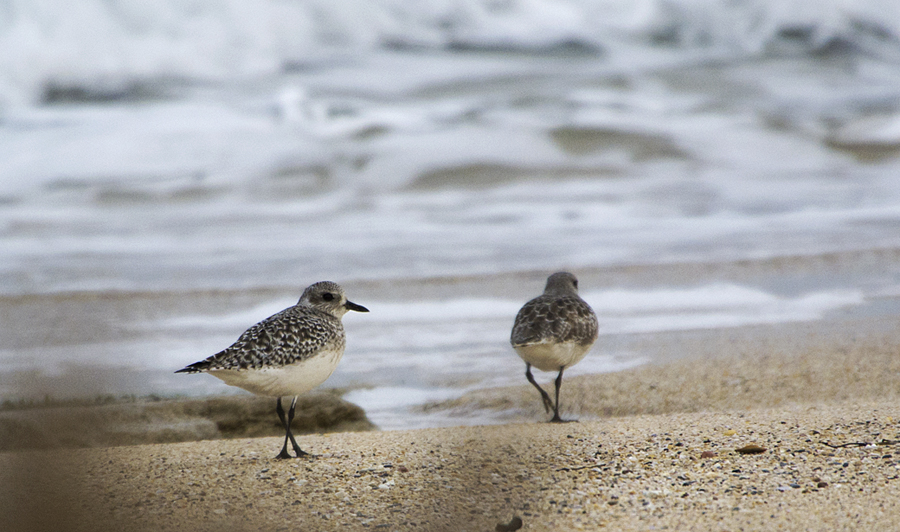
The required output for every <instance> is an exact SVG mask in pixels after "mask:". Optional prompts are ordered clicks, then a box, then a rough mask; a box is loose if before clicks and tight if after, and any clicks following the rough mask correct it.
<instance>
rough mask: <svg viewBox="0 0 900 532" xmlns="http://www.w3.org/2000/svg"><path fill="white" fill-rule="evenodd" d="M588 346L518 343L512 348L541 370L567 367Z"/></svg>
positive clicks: (588, 347)
mask: <svg viewBox="0 0 900 532" xmlns="http://www.w3.org/2000/svg"><path fill="white" fill-rule="evenodd" d="M590 348H591V346H589V345H587V346H584V345H579V344H577V343H575V342H566V343H563V344H554V343H545V344H529V345H520V346H517V347H515V348H514V349H515V350H516V353H518V354H519V356H520V357H522V360H524V361H525V362H528V363H529V364H531V365H532V366H534V367H536V368H537V369H539V370H541V371H559V368H567V367H569V366H574V365H575V364H577V363H578V362H580V361H581V359H582V358H584V355H586V354H587V352H588V350H589V349H590Z"/></svg>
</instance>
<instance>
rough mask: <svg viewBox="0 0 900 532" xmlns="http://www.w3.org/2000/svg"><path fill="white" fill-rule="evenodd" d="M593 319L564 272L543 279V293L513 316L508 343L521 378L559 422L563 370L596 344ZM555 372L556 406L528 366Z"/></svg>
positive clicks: (574, 279)
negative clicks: (519, 366)
mask: <svg viewBox="0 0 900 532" xmlns="http://www.w3.org/2000/svg"><path fill="white" fill-rule="evenodd" d="M598 328H599V327H598V322H597V315H596V314H594V311H593V309H591V307H590V305H588V304H587V303H586V302H585V301H584V300H583V299H581V297H579V296H578V280H577V279H576V278H575V276H574V275H572V274H571V273H568V272H557V273H554V274H553V275H551V276H550V277H549V278H547V285H546V287H545V288H544V293H543V294H541V295H540V296H538V297H536V298H534V299H532V300H530V301H529V302H528V303H525V305H524V306H522V308H521V309H520V310H519V313H518V314H517V315H516V320H515V322H514V324H513V328H512V334H511V335H510V343H511V344H512V346H513V349H515V351H516V353H518V355H519V356H520V357H521V358H522V360H524V361H525V376H526V377H527V378H528V381H529V382H530V383H532V384H533V385H534V386H535V387H536V388H537V389H538V390H539V391H540V393H541V398H542V399H543V401H544V407H545V408H546V409H547V410H548V411H549V410H550V409H551V408H552V409H553V411H554V416H553V419H552V420H551V421H561V419H560V418H559V388H560V386H561V384H562V374H563V370H565V369H566V368H568V367H570V366H573V365H575V364H577V363H578V362H580V361H581V359H583V358H584V356H585V355H586V354H587V352H588V351H589V350H590V348H591V346H592V345H593V344H594V342H595V341H596V340H597V333H598ZM532 365H533V366H534V367H536V368H538V369H540V370H542V371H558V372H559V375H558V376H557V379H556V402H555V403H554V402H553V401H551V400H550V396H549V395H548V394H547V393H546V392H545V391H544V390H543V389H542V388H541V387H540V386H539V385H538V384H537V382H535V380H534V377H533V376H532V374H531V366H532Z"/></svg>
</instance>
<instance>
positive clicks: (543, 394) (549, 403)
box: [525, 362, 553, 412]
mask: <svg viewBox="0 0 900 532" xmlns="http://www.w3.org/2000/svg"><path fill="white" fill-rule="evenodd" d="M525 378H526V379H528V382H530V383H531V384H533V385H534V387H535V388H537V389H538V391H539V392H541V399H542V400H543V401H544V411H545V412H550V409H551V408H553V401H551V400H550V396H549V395H547V392H545V391H544V389H543V388H541V386H540V385H539V384H538V383H537V381H535V380H534V375H532V374H531V364H530V363H528V362H526V363H525Z"/></svg>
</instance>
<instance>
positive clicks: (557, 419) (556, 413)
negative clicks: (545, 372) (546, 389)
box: [550, 366, 565, 423]
mask: <svg viewBox="0 0 900 532" xmlns="http://www.w3.org/2000/svg"><path fill="white" fill-rule="evenodd" d="M564 369H565V367H564V366H562V367H560V368H559V375H557V376H556V404H555V405H553V419H551V420H550V422H551V423H562V422H563V418H561V417H559V389H560V387H562V374H563V370H564Z"/></svg>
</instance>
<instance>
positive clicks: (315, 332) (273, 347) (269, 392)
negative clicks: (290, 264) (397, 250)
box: [175, 281, 369, 459]
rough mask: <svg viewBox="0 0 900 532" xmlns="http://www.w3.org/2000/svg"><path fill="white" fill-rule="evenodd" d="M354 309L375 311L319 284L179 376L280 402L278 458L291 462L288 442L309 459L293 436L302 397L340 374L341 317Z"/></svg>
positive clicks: (330, 286) (330, 284) (331, 285)
mask: <svg viewBox="0 0 900 532" xmlns="http://www.w3.org/2000/svg"><path fill="white" fill-rule="evenodd" d="M351 310H353V311H356V312H369V309H367V308H366V307H364V306H362V305H357V304H356V303H353V302H352V301H348V300H347V295H346V294H345V293H344V289H343V288H341V287H340V285H338V284H337V283H333V282H331V281H320V282H318V283H314V284H312V285H310V286H309V287H307V288H306V290H304V291H303V294H302V295H301V296H300V300H299V301H298V302H297V304H296V305H294V306H292V307H288V308H286V309H284V310H282V311H281V312H279V313H277V314H274V315H272V316H269V317H268V318H266V319H264V320H262V321H261V322H259V323H257V324H256V325H254V326H252V327H250V328H249V329H247V330H246V331H245V332H244V333H243V334H242V335H241V336H240V337H239V338H238V339H237V341H236V342H234V343H233V344H231V346H230V347H228V348H226V349H224V350H222V351H219V352H218V353H216V354H214V355H212V356H210V357H208V358H206V359H204V360H201V361H199V362H195V363H193V364H190V365H188V366H186V367H184V368H182V369H180V370H178V371H176V372H175V373H209V374H210V375H212V376H214V377H218V378H219V379H221V380H223V381H224V382H225V383H226V384H229V385H231V386H237V387H238V388H243V389H244V390H247V391H248V392H251V393H254V394H256V395H262V396H268V397H277V398H278V399H277V401H276V403H275V412H276V413H277V414H278V418H279V419H280V420H281V425H282V426H283V427H284V431H285V434H284V445H283V446H282V447H281V452H280V453H278V456H276V458H279V459H286V458H291V455H290V453H288V450H287V445H288V441H290V442H291V446H292V447H293V450H294V453H295V454H296V456H297V457H298V458H299V457H301V456H309V453H307V452H306V451H304V450H302V449H301V448H300V446H299V445H297V441H296V440H295V439H294V435H293V433H292V432H291V422H292V421H293V420H294V408H295V407H296V406H297V397H298V396H299V395H301V394H303V393H306V392H308V391H309V390H312V389H313V388H315V387H316V386H319V385H320V384H322V383H323V382H325V380H326V379H327V378H328V377H330V376H331V374H332V373H333V372H334V370H335V368H336V367H337V365H338V362H340V360H341V357H342V356H343V354H344V346H345V345H346V338H345V335H344V326H343V324H342V323H341V318H342V317H343V316H344V314H346V313H347V312H348V311H351ZM285 396H291V397H292V398H293V399H292V400H291V406H290V409H289V411H288V414H287V417H285V412H284V407H283V406H282V404H281V398H282V397H285Z"/></svg>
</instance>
